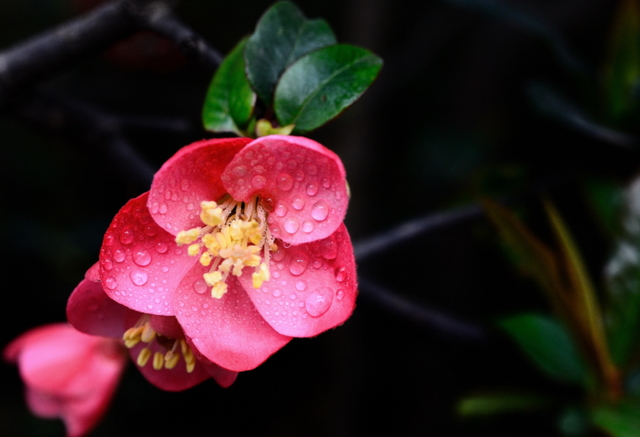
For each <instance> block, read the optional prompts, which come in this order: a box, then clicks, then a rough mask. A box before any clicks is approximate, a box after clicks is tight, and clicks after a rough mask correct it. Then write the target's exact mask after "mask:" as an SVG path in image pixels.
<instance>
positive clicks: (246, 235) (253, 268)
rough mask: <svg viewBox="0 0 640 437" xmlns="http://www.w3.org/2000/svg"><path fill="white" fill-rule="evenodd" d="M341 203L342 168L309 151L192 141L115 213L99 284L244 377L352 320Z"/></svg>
mask: <svg viewBox="0 0 640 437" xmlns="http://www.w3.org/2000/svg"><path fill="white" fill-rule="evenodd" d="M347 203H348V193H347V185H346V180H345V171H344V167H343V165H342V162H341V161H340V159H339V158H338V157H337V156H336V155H335V154H334V153H333V152H331V151H330V150H328V149H326V148H325V147H324V146H322V145H320V144H318V143H316V142H315V141H312V140H309V139H306V138H301V137H291V136H278V135H272V136H267V137H262V138H259V139H257V140H254V141H251V140H250V139H247V138H225V139H216V140H204V141H199V142H196V143H194V144H191V145H189V146H187V147H185V148H183V149H181V150H180V151H178V153H176V154H175V155H174V156H173V157H172V158H171V159H169V160H168V161H167V162H166V163H165V164H164V165H163V166H162V168H161V169H160V170H159V171H158V173H157V174H156V175H155V178H154V180H153V184H152V186H151V190H150V191H149V192H148V193H145V194H143V195H141V196H140V197H138V198H136V199H132V200H131V201H129V202H128V203H127V204H126V205H125V206H124V207H123V208H122V209H121V210H120V212H119V213H118V214H117V215H116V217H115V218H114V220H113V222H112V223H111V226H110V227H109V229H108V230H107V232H106V234H105V238H104V241H103V244H102V249H101V251H100V263H99V266H100V279H101V281H102V285H103V286H104V290H105V291H106V293H107V294H108V295H109V297H111V298H112V299H113V300H115V301H116V302H119V303H121V304H122V305H124V306H126V307H128V308H130V309H132V310H135V311H138V312H140V313H146V314H151V315H156V316H173V317H175V318H176V319H177V321H178V323H179V324H180V326H181V328H182V330H183V331H184V334H185V336H186V338H187V340H188V341H189V342H190V344H192V345H194V346H195V348H196V349H197V350H198V351H200V352H201V353H202V354H203V355H204V356H205V357H206V358H207V359H209V360H211V361H212V362H213V363H216V364H218V365H219V366H221V367H223V368H225V369H230V370H233V371H244V370H250V369H253V368H255V367H256V366H258V365H260V364H261V363H262V362H263V361H264V360H265V359H267V358H268V357H269V356H270V355H271V354H273V353H274V352H276V351H277V350H278V349H280V348H281V347H282V346H284V345H285V344H286V343H288V342H289V340H290V339H291V338H292V337H311V336H315V335H317V334H319V333H321V332H323V331H325V330H327V329H329V328H332V327H335V326H337V325H339V324H341V323H343V322H344V321H345V320H346V319H347V318H348V317H349V316H350V315H351V313H352V311H353V308H354V306H355V297H356V294H357V280H356V272H355V262H354V257H353V247H352V245H351V241H350V239H349V235H348V233H347V230H346V228H345V227H344V225H343V224H342V221H343V219H344V216H345V213H346V209H347Z"/></svg>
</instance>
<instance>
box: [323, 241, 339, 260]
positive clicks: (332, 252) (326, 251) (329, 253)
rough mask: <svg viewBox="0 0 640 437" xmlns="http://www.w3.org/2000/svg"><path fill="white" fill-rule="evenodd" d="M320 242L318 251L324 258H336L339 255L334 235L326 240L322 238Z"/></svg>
mask: <svg viewBox="0 0 640 437" xmlns="http://www.w3.org/2000/svg"><path fill="white" fill-rule="evenodd" d="M318 244H319V247H318V251H319V252H320V255H321V256H322V257H323V258H324V259H335V257H336V256H337V255H338V245H337V244H336V240H335V238H334V237H333V235H332V236H330V237H328V238H325V239H324V240H320V241H319V242H318Z"/></svg>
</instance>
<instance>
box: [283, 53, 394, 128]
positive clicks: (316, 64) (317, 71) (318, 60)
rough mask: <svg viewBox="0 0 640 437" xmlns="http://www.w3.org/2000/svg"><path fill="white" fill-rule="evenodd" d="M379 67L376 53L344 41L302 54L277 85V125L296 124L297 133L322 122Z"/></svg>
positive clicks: (359, 92) (352, 96)
mask: <svg viewBox="0 0 640 437" xmlns="http://www.w3.org/2000/svg"><path fill="white" fill-rule="evenodd" d="M381 68H382V59H380V58H379V57H378V56H376V55H374V54H373V53H371V52H369V51H367V50H365V49H361V48H359V47H354V46H351V45H346V44H340V45H334V46H330V47H325V48H323V49H320V50H316V51H315V52H312V53H309V54H307V55H305V56H303V57H302V58H300V59H298V60H297V61H296V62H295V63H294V64H293V65H291V66H290V67H289V68H288V69H287V70H286V71H285V72H284V73H283V75H282V77H281V78H280V81H279V82H278V86H277V87H276V93H275V102H274V107H275V111H276V116H277V117H278V121H279V122H280V125H281V126H286V125H289V124H295V125H296V128H295V131H294V132H296V133H304V132H308V131H310V130H313V129H315V128H317V127H319V126H321V125H323V124H324V123H326V122H327V121H329V120H331V119H333V118H334V117H336V116H337V115H339V114H340V113H341V112H342V111H344V110H345V109H346V108H347V107H349V106H350V105H351V104H352V103H353V102H355V101H356V100H357V99H358V98H359V97H360V96H361V95H362V93H364V92H365V90H366V89H367V88H368V87H369V85H371V83H372V82H373V81H374V79H375V78H376V77H377V75H378V73H379V72H380V69H381Z"/></svg>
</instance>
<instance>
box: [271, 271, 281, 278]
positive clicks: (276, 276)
mask: <svg viewBox="0 0 640 437" xmlns="http://www.w3.org/2000/svg"><path fill="white" fill-rule="evenodd" d="M271 276H273V277H274V278H275V279H278V278H279V277H280V273H279V272H273V273H271Z"/></svg>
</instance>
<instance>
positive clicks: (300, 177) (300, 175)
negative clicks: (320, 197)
mask: <svg viewBox="0 0 640 437" xmlns="http://www.w3.org/2000/svg"><path fill="white" fill-rule="evenodd" d="M295 177H296V181H298V182H302V181H303V180H304V172H303V171H302V170H298V171H296V174H295Z"/></svg>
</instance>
